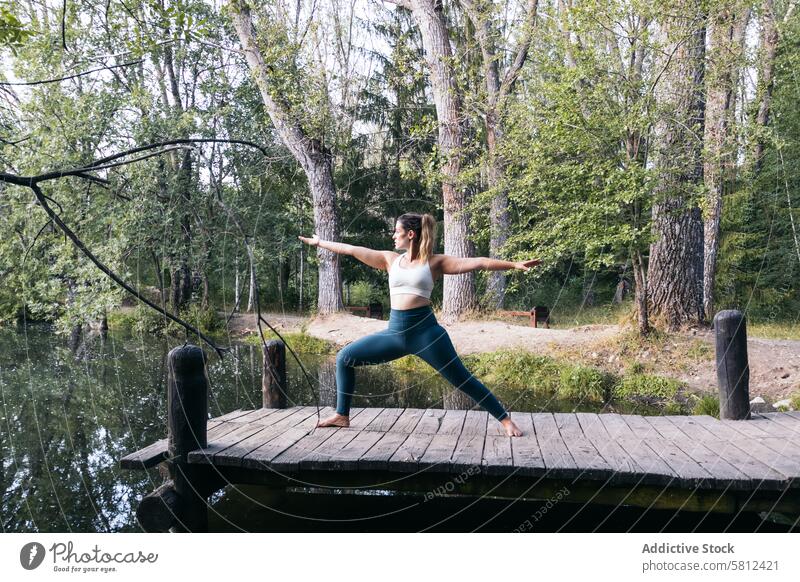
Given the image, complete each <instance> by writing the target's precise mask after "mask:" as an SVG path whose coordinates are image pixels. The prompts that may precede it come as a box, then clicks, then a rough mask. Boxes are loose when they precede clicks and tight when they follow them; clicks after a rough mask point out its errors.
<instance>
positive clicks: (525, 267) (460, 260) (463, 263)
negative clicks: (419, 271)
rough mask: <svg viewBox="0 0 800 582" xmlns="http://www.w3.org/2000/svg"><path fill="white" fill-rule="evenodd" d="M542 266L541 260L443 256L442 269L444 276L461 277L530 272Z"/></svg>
mask: <svg viewBox="0 0 800 582" xmlns="http://www.w3.org/2000/svg"><path fill="white" fill-rule="evenodd" d="M539 264H541V261H540V260H539V259H529V260H527V261H504V260H502V259H490V258H489V257H453V256H450V255H442V259H441V267H442V274H443V275H460V274H462V273H469V272H470V271H479V270H483V271H508V270H509V269H520V270H522V271H529V270H530V268H531V267H534V266H536V265H539Z"/></svg>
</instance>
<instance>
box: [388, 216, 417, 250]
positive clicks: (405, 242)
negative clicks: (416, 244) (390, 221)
mask: <svg viewBox="0 0 800 582" xmlns="http://www.w3.org/2000/svg"><path fill="white" fill-rule="evenodd" d="M415 235H416V233H415V232H414V231H413V230H406V229H405V228H403V225H402V224H400V223H399V222H398V223H397V224H395V225H394V234H393V235H392V240H394V248H396V249H410V248H411V240H412V239H413V238H414V236H415Z"/></svg>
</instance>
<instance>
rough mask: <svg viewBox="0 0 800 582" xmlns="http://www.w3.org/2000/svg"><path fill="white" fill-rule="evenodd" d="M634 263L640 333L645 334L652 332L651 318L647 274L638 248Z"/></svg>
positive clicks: (635, 297)
mask: <svg viewBox="0 0 800 582" xmlns="http://www.w3.org/2000/svg"><path fill="white" fill-rule="evenodd" d="M631 259H632V261H631V262H632V263H633V280H634V283H635V284H636V289H635V290H634V300H635V302H636V321H637V323H638V327H639V335H642V336H645V335H647V334H648V333H650V319H649V318H648V301H647V275H646V274H645V271H644V261H643V260H642V255H641V253H640V252H639V251H638V250H637V251H634V252H633V256H632V257H631Z"/></svg>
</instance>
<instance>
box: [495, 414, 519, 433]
mask: <svg viewBox="0 0 800 582" xmlns="http://www.w3.org/2000/svg"><path fill="white" fill-rule="evenodd" d="M500 424H502V425H503V428H505V429H506V435H508V436H510V437H518V436H522V431H521V430H520V429H519V427H518V426H517V425H516V424H514V421H513V420H511V418H509V417H508V416H506V417H505V418H504V419H503V420H501V421H500Z"/></svg>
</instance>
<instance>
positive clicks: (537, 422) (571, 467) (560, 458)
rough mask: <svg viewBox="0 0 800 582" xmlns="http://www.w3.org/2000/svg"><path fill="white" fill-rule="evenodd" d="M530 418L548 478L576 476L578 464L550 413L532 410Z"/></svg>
mask: <svg viewBox="0 0 800 582" xmlns="http://www.w3.org/2000/svg"><path fill="white" fill-rule="evenodd" d="M531 419H532V420H533V427H534V430H535V431H536V438H537V439H538V441H539V447H540V449H541V451H542V456H543V457H544V464H545V467H547V474H546V476H548V477H550V478H559V477H574V476H576V475H577V470H578V465H577V464H576V463H575V460H574V459H573V458H572V455H571V454H570V452H569V449H568V448H567V445H566V444H564V439H563V438H561V433H560V432H558V426H556V421H555V419H554V418H553V415H552V413H549V412H532V413H531Z"/></svg>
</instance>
